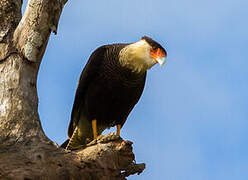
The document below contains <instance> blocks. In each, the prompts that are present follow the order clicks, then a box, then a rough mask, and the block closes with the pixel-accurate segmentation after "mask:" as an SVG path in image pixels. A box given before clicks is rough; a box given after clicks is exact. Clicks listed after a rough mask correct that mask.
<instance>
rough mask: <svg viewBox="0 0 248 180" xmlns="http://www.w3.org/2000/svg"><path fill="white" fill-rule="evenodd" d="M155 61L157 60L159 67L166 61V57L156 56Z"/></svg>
mask: <svg viewBox="0 0 248 180" xmlns="http://www.w3.org/2000/svg"><path fill="white" fill-rule="evenodd" d="M157 61H158V63H159V65H160V67H161V66H163V65H164V63H165V62H166V59H165V57H161V58H157Z"/></svg>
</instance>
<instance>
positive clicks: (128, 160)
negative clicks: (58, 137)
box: [0, 0, 145, 179]
mask: <svg viewBox="0 0 248 180" xmlns="http://www.w3.org/2000/svg"><path fill="white" fill-rule="evenodd" d="M66 2H67V0H29V2H28V5H27V8H26V10H25V14H24V16H23V17H22V15H21V7H22V0H1V1H0V179H125V177H127V176H129V175H131V174H135V173H141V172H142V170H143V169H144V168H145V166H144V164H140V165H138V164H135V163H134V162H133V161H134V154H133V152H132V143H130V142H129V141H123V140H122V139H115V140H113V139H112V140H111V141H102V140H101V139H99V140H98V141H97V142H95V143H93V144H91V145H89V146H88V147H85V148H83V149H80V150H76V151H73V152H72V151H65V150H64V149H62V148H60V147H58V145H57V144H56V143H54V142H52V141H51V140H49V139H48V138H47V137H46V135H45V134H44V132H43V130H42V127H41V124H40V119H39V115H38V97H37V88H36V83H37V74H38V70H39V66H40V63H41V60H42V57H43V54H44V51H45V49H46V46H47V43H48V39H49V36H50V33H51V32H54V33H55V34H56V32H57V26H58V21H59V18H60V15H61V12H62V9H63V7H64V5H65V3H66ZM107 136H110V137H111V135H107ZM105 139H106V138H105Z"/></svg>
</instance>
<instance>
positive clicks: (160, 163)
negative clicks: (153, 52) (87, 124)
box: [38, 0, 248, 180]
mask: <svg viewBox="0 0 248 180" xmlns="http://www.w3.org/2000/svg"><path fill="white" fill-rule="evenodd" d="M247 6H248V1H245V0H225V1H224V0H218V1H216V0H215V1H214V0H208V1H203V0H188V1H183V0H153V1H148V0H143V1H141V0H126V1H117V0H108V1H99V0H90V1H86V0H85V1H72V0H71V1H70V0H69V1H68V3H67V4H66V6H65V9H64V11H63V14H62V16H61V19H60V23H59V29H58V35H56V36H55V35H52V36H51V38H50V41H49V44H48V48H47V51H46V53H45V56H44V58H43V62H42V64H41V68H40V73H39V77H38V93H39V114H40V118H41V122H42V126H43V128H44V131H45V132H46V134H47V136H48V137H49V138H50V139H51V140H53V141H56V142H57V143H59V144H60V143H62V142H63V141H64V140H65V139H66V138H67V137H66V132H67V127H68V123H69V119H70V113H71V108H72V104H73V99H74V94H75V90H76V84H77V80H78V78H79V75H80V73H81V70H82V69H83V67H84V65H85V63H86V62H87V60H88V57H89V56H90V54H91V53H92V52H93V51H94V49H96V48H97V47H98V46H101V45H103V44H108V43H115V42H134V41H137V40H139V39H140V38H141V37H142V36H143V35H147V36H150V37H152V38H153V39H155V40H156V41H158V42H160V43H161V44H162V45H163V46H164V47H165V49H167V52H168V59H167V63H166V64H165V65H164V66H163V67H162V68H160V67H159V66H155V67H153V68H152V69H151V70H150V71H149V73H148V77H147V81H146V87H145V90H144V93H143V95H142V98H141V100H140V101H139V103H138V104H137V106H136V107H135V109H134V110H133V111H132V113H131V114H130V116H129V118H128V120H127V122H126V124H125V125H124V127H123V129H122V131H121V136H122V137H123V138H124V139H127V140H131V141H133V142H134V145H133V147H134V152H135V154H136V160H137V162H138V163H139V162H145V163H146V165H147V168H146V170H145V171H144V173H143V174H142V175H140V176H132V177H130V178H129V179H131V180H136V179H145V180H150V179H156V180H160V179H161V180H220V179H225V180H234V179H235V180H246V179H247V178H248V171H247V169H248V153H247V152H248V143H247V136H248V130H247V129H248V111H247V108H248V95H247V91H248V82H247V77H248V68H247V67H248V61H247V59H248V53H247V52H248V51H247V42H248V23H247V17H248V11H247ZM112 130H113V129H112ZM114 130H115V129H114Z"/></svg>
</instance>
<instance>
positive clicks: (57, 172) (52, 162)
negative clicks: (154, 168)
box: [0, 134, 145, 180]
mask: <svg viewBox="0 0 248 180" xmlns="http://www.w3.org/2000/svg"><path fill="white" fill-rule="evenodd" d="M111 136H112V134H108V135H106V136H104V138H108V137H111ZM57 148H58V147H55V146H54V144H51V143H50V144H45V145H44V144H39V145H37V147H36V148H34V149H29V150H28V151H26V152H25V154H17V153H16V151H19V152H20V151H21V152H22V149H12V150H11V151H9V149H8V150H6V151H5V152H3V149H2V148H1V151H2V152H1V151H0V162H1V163H0V178H3V177H4V178H6V179H8V178H10V179H15V178H16V177H18V178H19V179H52V180H57V179H58V180H69V179H84V180H91V179H101V180H117V179H125V178H126V177H127V176H129V175H132V174H136V173H138V174H139V173H141V172H142V171H143V170H144V168H145V164H135V163H134V154H133V152H132V142H130V141H123V140H122V139H116V140H114V141H109V142H97V143H96V144H94V145H91V146H88V147H86V148H85V149H82V150H76V151H66V150H64V149H61V148H59V149H57ZM6 164H8V166H6Z"/></svg>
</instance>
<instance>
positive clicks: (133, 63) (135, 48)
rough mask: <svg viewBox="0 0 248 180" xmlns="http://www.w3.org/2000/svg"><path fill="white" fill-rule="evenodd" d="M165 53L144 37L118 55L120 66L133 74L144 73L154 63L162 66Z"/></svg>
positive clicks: (160, 47) (157, 44)
mask: <svg viewBox="0 0 248 180" xmlns="http://www.w3.org/2000/svg"><path fill="white" fill-rule="evenodd" d="M166 56H167V53H166V51H165V49H164V48H163V47H162V46H161V45H160V44H159V43H157V42H156V41H154V40H153V39H151V38H149V37H147V36H144V37H142V39H141V40H139V41H137V42H135V43H131V44H129V45H127V46H126V47H124V48H123V49H122V50H121V51H120V54H119V59H120V63H121V65H122V66H124V67H127V68H130V69H132V71H134V72H144V71H146V70H148V69H150V68H151V67H152V66H153V65H155V64H156V63H159V64H160V66H162V65H163V64H164V63H165V58H166Z"/></svg>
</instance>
